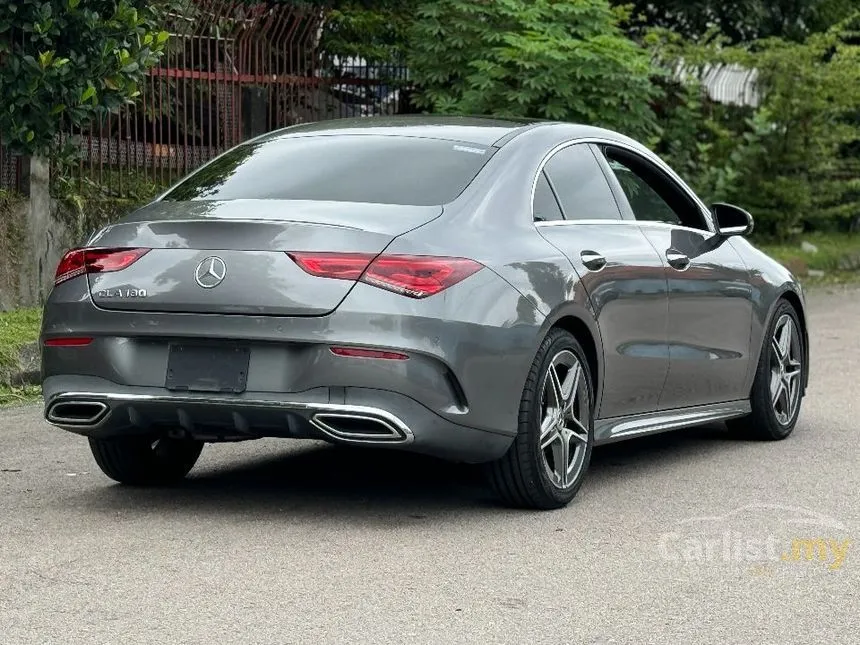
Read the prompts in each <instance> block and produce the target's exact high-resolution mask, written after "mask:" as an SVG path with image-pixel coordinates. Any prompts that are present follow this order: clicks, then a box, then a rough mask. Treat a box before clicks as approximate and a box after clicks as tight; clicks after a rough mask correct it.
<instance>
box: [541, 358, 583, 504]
mask: <svg viewBox="0 0 860 645" xmlns="http://www.w3.org/2000/svg"><path fill="white" fill-rule="evenodd" d="M590 424H591V408H590V400H589V392H588V382H587V381H586V377H585V374H583V370H582V364H581V363H580V362H579V359H578V358H577V357H576V355H575V354H574V353H573V352H571V351H568V350H565V351H562V352H559V353H558V354H556V355H555V357H554V358H553V359H552V362H550V365H549V368H548V369H547V371H546V374H545V375H544V380H543V386H542V388H541V416H540V452H541V460H542V462H543V467H544V471H545V472H546V475H547V477H548V478H549V480H550V481H551V482H552V483H553V485H555V486H556V487H557V488H560V489H566V488H570V487H571V486H573V485H574V484H575V483H576V481H577V480H578V479H579V476H580V474H581V473H582V468H583V465H584V463H585V455H586V451H587V448H588V441H589V430H588V429H589V426H590Z"/></svg>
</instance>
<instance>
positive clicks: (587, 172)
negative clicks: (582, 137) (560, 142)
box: [545, 145, 621, 220]
mask: <svg viewBox="0 0 860 645" xmlns="http://www.w3.org/2000/svg"><path fill="white" fill-rule="evenodd" d="M545 169H546V174H547V175H548V176H549V180H550V182H552V187H553V188H554V189H555V193H556V195H558V200H559V202H560V203H561V208H562V210H563V211H564V216H565V218H566V219H569V220H583V219H621V211H620V210H618V204H617V203H616V201H615V197H614V196H613V194H612V189H610V188H609V182H607V181H606V175H604V174H603V171H602V170H601V169H600V165H599V164H598V163H597V159H596V158H595V157H594V153H592V152H591V149H590V148H589V147H588V146H586V145H574V146H568V147H567V148H564V149H563V150H560V151H559V152H558V153H556V154H555V156H554V157H553V158H552V159H550V160H549V162H548V163H547V164H546V168H545Z"/></svg>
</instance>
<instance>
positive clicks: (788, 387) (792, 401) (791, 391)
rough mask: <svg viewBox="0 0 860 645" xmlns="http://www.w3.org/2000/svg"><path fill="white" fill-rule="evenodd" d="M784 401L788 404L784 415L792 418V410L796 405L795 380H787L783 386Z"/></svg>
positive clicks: (796, 391) (796, 387)
mask: <svg viewBox="0 0 860 645" xmlns="http://www.w3.org/2000/svg"><path fill="white" fill-rule="evenodd" d="M785 391H786V400H787V401H788V404H787V406H786V408H785V411H786V414H788V417H789V418H791V417H793V416H794V408H795V406H796V405H797V394H798V382H797V379H795V378H791V379H787V382H786V384H785Z"/></svg>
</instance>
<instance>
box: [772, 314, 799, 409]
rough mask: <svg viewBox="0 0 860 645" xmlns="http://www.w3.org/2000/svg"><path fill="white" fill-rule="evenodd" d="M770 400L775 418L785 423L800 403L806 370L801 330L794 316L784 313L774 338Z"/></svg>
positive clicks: (778, 322) (777, 325) (775, 329)
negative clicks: (798, 328) (799, 330)
mask: <svg viewBox="0 0 860 645" xmlns="http://www.w3.org/2000/svg"><path fill="white" fill-rule="evenodd" d="M771 348H772V350H773V351H771V359H770V400H771V404H772V405H773V411H774V414H775V415H776V420H777V421H779V423H780V424H782V425H784V426H786V425H788V424H789V423H791V421H792V419H794V416H795V414H797V409H798V407H799V406H800V387H801V383H800V376H801V373H802V371H803V363H802V355H801V348H800V334H798V332H797V325H796V324H795V323H794V319H793V318H792V317H791V316H789V315H788V314H783V315H782V316H781V317H780V319H779V320H778V321H777V323H776V327H775V328H774V332H773V338H772V339H771Z"/></svg>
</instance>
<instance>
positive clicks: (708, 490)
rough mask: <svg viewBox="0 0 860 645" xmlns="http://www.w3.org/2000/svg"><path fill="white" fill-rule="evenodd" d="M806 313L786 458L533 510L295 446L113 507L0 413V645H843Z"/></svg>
mask: <svg viewBox="0 0 860 645" xmlns="http://www.w3.org/2000/svg"><path fill="white" fill-rule="evenodd" d="M810 312H811V325H812V355H813V365H812V377H811V388H810V391H809V395H808V397H807V399H806V401H805V404H804V405H805V407H804V411H803V414H802V416H801V420H800V423H799V426H798V428H797V431H796V432H795V434H794V435H793V437H792V438H791V439H789V440H788V441H785V442H781V443H778V444H758V443H748V442H741V441H735V440H732V439H730V438H728V437H727V436H726V435H725V434H724V432H723V431H722V429H721V428H719V427H715V428H706V429H699V430H691V431H686V432H677V433H673V434H667V435H662V436H659V437H652V438H648V439H643V440H638V441H634V442H631V443H627V444H619V445H616V446H608V447H605V448H601V449H598V450H596V451H595V458H594V462H593V464H592V469H591V473H590V475H589V479H588V481H587V482H586V484H585V486H584V487H583V489H582V491H581V493H580V495H579V497H578V498H577V500H576V501H575V502H574V503H573V504H572V505H571V506H570V507H569V508H567V509H565V510H562V511H558V512H553V513H532V512H517V511H511V510H507V509H504V508H501V507H499V506H498V505H497V504H496V503H495V502H494V500H493V497H492V495H491V494H490V493H489V492H488V491H487V490H486V489H485V488H484V487H483V483H482V480H481V478H480V475H479V473H478V472H477V471H476V469H474V468H470V467H464V466H454V465H448V464H444V463H439V462H435V461H432V460H428V459H423V458H417V457H412V456H408V455H401V454H396V453H385V452H379V453H378V452H369V451H360V450H344V449H337V448H332V447H328V446H326V445H323V444H317V443H313V442H297V441H294V442H290V441H262V442H250V443H244V444H233V445H216V446H208V447H207V448H206V450H205V451H204V453H203V457H202V459H201V461H200V463H199V464H198V466H197V467H196V468H195V470H194V471H193V472H192V476H191V478H190V479H189V480H188V482H187V484H186V485H184V486H182V487H180V488H178V489H174V490H156V491H152V490H149V491H147V490H135V489H128V488H123V487H120V486H116V485H113V484H112V483H111V482H110V481H109V480H108V479H107V478H105V477H104V476H103V475H102V474H101V473H100V472H99V471H98V469H97V467H96V466H95V463H94V462H93V461H92V458H91V456H90V454H89V448H88V446H87V444H86V441H85V440H83V439H81V438H79V437H75V436H72V435H68V434H66V433H63V432H61V431H59V430H54V429H51V428H50V427H49V426H48V425H47V424H45V423H44V422H43V421H42V419H41V410H40V409H39V408H36V407H24V408H15V409H4V410H0V471H2V472H0V635H2V636H0V642H3V643H10V644H11V643H14V644H24V643H119V642H124V643H171V644H173V643H255V644H257V643H260V644H263V643H266V644H268V643H271V644H275V643H278V644H280V643H440V644H446V645H447V644H453V643H534V644H537V643H541V644H542V643H547V644H562V643H587V644H588V643H590V644H597V643H607V644H608V643H757V644H758V643H762V644H764V643H774V644H776V643H779V644H788V643H834V644H835V643H850V644H852V645H853V644H856V643H858V642H860V598H858V594H860V494H858V493H860V448H858V446H860V441H858V437H860V431H858V423H857V421H858V413H860V395H858V387H860V385H858V384H860V341H858V336H860V291H856V290H850V289H840V290H834V291H831V292H824V291H820V292H814V293H813V294H812V295H811V296H810Z"/></svg>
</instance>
